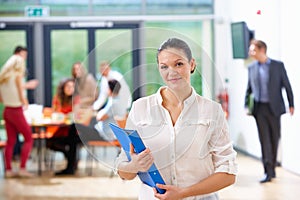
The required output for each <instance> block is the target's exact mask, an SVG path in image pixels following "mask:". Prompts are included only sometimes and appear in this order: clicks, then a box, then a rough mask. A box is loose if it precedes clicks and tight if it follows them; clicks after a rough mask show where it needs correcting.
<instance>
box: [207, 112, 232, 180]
mask: <svg viewBox="0 0 300 200" xmlns="http://www.w3.org/2000/svg"><path fill="white" fill-rule="evenodd" d="M216 114H217V115H218V116H217V117H216V119H217V120H216V121H215V123H212V127H211V131H212V137H211V138H210V142H209V145H210V148H211V151H212V155H213V157H212V158H213V163H214V167H215V172H226V173H229V174H235V175H236V174H237V172H238V167H237V164H236V155H237V153H236V151H235V150H234V149H233V145H232V141H231V139H230V135H229V131H228V124H227V122H226V119H225V116H224V113H223V111H222V109H221V107H219V109H218V112H217V113H216Z"/></svg>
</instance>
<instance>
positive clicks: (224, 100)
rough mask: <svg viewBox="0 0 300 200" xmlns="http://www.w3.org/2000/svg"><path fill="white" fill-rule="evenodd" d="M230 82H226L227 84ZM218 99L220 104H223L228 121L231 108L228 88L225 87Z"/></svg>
mask: <svg viewBox="0 0 300 200" xmlns="http://www.w3.org/2000/svg"><path fill="white" fill-rule="evenodd" d="M227 82H228V81H227V80H226V83H227ZM217 98H218V102H219V103H220V104H221V106H222V108H223V111H224V114H225V117H226V119H228V117H229V107H228V103H229V95H228V91H227V87H225V88H224V89H223V90H222V91H221V92H220V93H219V95H218V96H217Z"/></svg>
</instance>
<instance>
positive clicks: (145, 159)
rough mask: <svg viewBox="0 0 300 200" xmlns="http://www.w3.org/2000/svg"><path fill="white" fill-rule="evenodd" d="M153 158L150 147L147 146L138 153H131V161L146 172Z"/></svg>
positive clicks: (141, 170) (138, 168)
mask: <svg viewBox="0 0 300 200" xmlns="http://www.w3.org/2000/svg"><path fill="white" fill-rule="evenodd" d="M153 161H154V158H153V156H152V155H151V152H150V149H149V148H147V149H145V150H144V151H142V152H141V153H139V154H134V153H133V154H132V162H133V164H134V165H136V168H137V170H138V171H140V172H146V171H147V170H148V169H149V168H150V167H151V165H152V164H153Z"/></svg>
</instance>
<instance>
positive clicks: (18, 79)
mask: <svg viewBox="0 0 300 200" xmlns="http://www.w3.org/2000/svg"><path fill="white" fill-rule="evenodd" d="M16 86H17V90H18V95H19V99H20V101H21V102H22V104H23V105H24V106H25V108H27V107H28V100H27V98H26V97H25V95H24V85H23V76H21V75H18V76H16Z"/></svg>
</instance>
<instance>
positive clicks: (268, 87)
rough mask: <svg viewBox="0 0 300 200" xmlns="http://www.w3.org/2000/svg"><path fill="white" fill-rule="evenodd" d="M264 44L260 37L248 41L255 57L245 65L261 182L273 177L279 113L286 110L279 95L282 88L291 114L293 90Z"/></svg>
mask: <svg viewBox="0 0 300 200" xmlns="http://www.w3.org/2000/svg"><path fill="white" fill-rule="evenodd" d="M266 53H267V45H266V44H265V42H263V41H261V40H252V41H251V44H250V47H249V56H251V57H252V58H254V59H255V61H254V62H253V63H251V64H250V65H249V67H248V85H247V90H246V97H245V107H247V105H249V102H248V101H249V96H250V95H253V97H254V108H253V111H252V115H253V116H254V118H255V121H256V125H257V129H258V134H259V140H260V144H261V152H262V162H263V165H264V171H265V176H264V178H263V179H262V180H261V181H260V182H261V183H266V182H270V181H271V179H272V178H275V177H276V173H275V167H276V164H277V150H278V143H279V139H280V116H281V115H282V114H284V113H285V112H286V110H285V104H284V100H283V96H282V89H283V88H284V89H285V91H286V94H287V99H288V102H289V112H290V114H291V115H293V113H294V97H293V91H292V88H291V85H290V82H289V79H288V76H287V73H286V70H285V67H284V64H283V62H281V61H276V60H273V59H270V58H269V57H268V56H267V54H266Z"/></svg>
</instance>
